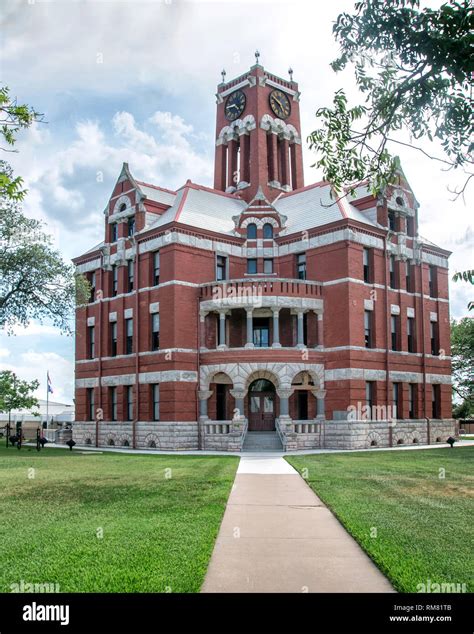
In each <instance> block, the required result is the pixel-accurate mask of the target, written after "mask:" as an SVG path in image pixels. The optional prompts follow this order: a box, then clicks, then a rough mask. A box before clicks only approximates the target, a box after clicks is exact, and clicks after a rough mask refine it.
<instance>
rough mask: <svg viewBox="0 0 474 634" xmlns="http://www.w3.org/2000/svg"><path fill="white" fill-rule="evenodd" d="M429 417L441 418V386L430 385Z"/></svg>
mask: <svg viewBox="0 0 474 634" xmlns="http://www.w3.org/2000/svg"><path fill="white" fill-rule="evenodd" d="M431 418H441V386H440V385H439V384H436V385H432V386H431Z"/></svg>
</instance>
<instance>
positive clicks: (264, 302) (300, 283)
mask: <svg viewBox="0 0 474 634" xmlns="http://www.w3.org/2000/svg"><path fill="white" fill-rule="evenodd" d="M200 301H201V310H209V311H211V310H219V309H223V308H230V309H232V308H244V309H247V308H260V307H267V308H301V309H307V310H320V311H322V284H321V283H320V282H314V281H308V280H298V279H294V278H292V279H286V278H276V277H248V278H244V279H234V280H223V281H221V282H217V281H216V282H211V283H209V284H203V285H202V286H201V294H200Z"/></svg>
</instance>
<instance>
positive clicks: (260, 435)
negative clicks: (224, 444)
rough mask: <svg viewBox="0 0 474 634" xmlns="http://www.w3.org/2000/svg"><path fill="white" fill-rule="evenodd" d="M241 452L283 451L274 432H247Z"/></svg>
mask: <svg viewBox="0 0 474 634" xmlns="http://www.w3.org/2000/svg"><path fill="white" fill-rule="evenodd" d="M242 451H255V452H260V451H283V447H282V444H281V441H280V438H279V436H278V434H277V432H276V431H249V432H247V435H246V436H245V441H244V446H243V448H242Z"/></svg>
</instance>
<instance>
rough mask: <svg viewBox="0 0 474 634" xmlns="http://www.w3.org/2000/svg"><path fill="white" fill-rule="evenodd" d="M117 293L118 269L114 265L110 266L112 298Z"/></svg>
mask: <svg viewBox="0 0 474 634" xmlns="http://www.w3.org/2000/svg"><path fill="white" fill-rule="evenodd" d="M117 292H118V267H117V265H116V264H114V265H113V266H112V297H115V296H116V295H117Z"/></svg>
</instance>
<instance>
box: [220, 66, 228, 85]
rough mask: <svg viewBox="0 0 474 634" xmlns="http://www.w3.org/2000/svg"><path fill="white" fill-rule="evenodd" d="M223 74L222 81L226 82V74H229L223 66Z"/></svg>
mask: <svg viewBox="0 0 474 634" xmlns="http://www.w3.org/2000/svg"><path fill="white" fill-rule="evenodd" d="M221 75H222V83H224V82H225V76H226V75H227V73H226V72H225V68H223V69H222V70H221Z"/></svg>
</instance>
